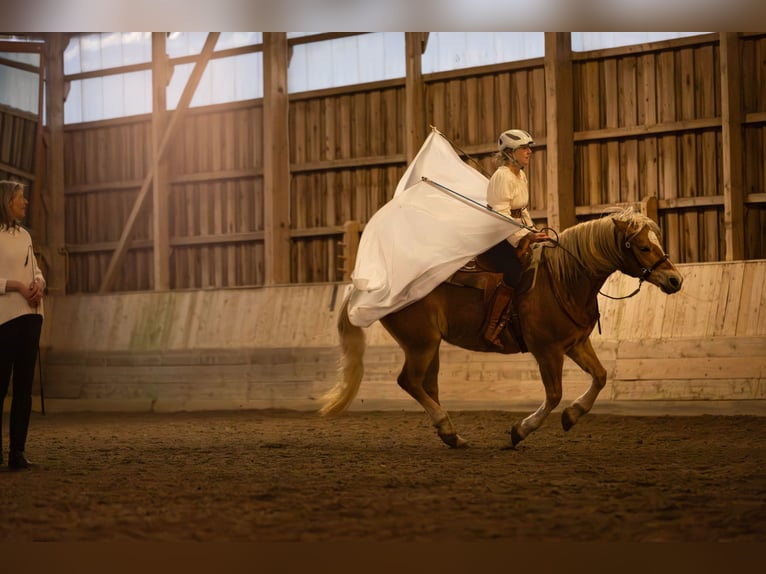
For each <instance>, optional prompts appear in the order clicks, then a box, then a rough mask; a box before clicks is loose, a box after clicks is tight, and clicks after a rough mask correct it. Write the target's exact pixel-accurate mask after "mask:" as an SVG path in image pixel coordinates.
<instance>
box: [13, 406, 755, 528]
mask: <svg viewBox="0 0 766 574" xmlns="http://www.w3.org/2000/svg"><path fill="white" fill-rule="evenodd" d="M451 415H452V418H453V422H454V423H455V425H456V426H457V428H458V431H459V432H460V434H461V435H462V436H463V437H464V438H466V439H467V440H468V441H469V443H470V447H469V448H467V449H463V450H452V449H449V448H448V447H446V446H445V445H444V444H443V443H442V442H441V441H440V440H439V438H438V437H437V436H436V433H435V431H434V429H433V428H432V427H431V425H430V422H429V420H428V418H427V417H426V415H425V414H424V413H419V412H413V411H380V412H351V413H346V414H344V415H342V416H340V417H338V418H334V419H323V418H319V417H318V416H317V415H316V414H314V413H309V412H298V411H268V410H266V411H234V412H196V413H172V414H158V413H147V414H105V413H90V414H89V413H59V414H55V413H54V414H48V415H45V416H41V415H39V414H36V413H35V414H33V418H32V422H31V427H30V436H29V442H28V447H27V454H28V456H29V458H30V459H31V460H33V461H34V462H36V463H38V464H39V466H38V467H37V468H35V469H33V470H31V471H26V472H9V471H8V470H7V468H5V467H3V469H2V472H0V485H2V487H1V488H0V508H2V512H3V517H2V521H0V541H6V542H8V541H124V540H141V541H190V540H198V541H250V542H253V541H260V542H273V541H296V542H302V541H409V542H421V541H445V540H453V539H454V540H461V541H483V540H493V541H498V540H506V541H527V540H530V541H532V540H534V541H564V540H567V541H631V542H633V541H635V542H640V541H681V542H708V541H751V542H753V541H755V542H763V541H766V417H759V416H719V415H704V416H677V417H674V416H619V415H614V414H598V413H591V414H589V415H588V416H586V417H585V418H583V419H582V420H581V421H580V422H579V423H578V425H577V426H575V427H574V428H573V429H572V430H571V431H569V432H568V433H564V431H563V430H562V429H561V426H560V424H559V420H558V412H554V414H553V415H552V416H551V417H550V418H549V419H548V420H547V421H546V423H545V424H544V425H543V427H542V428H541V429H540V430H539V431H537V432H536V433H534V434H533V435H531V436H530V437H529V438H528V439H527V440H525V441H524V442H523V443H521V444H520V445H519V446H518V447H517V448H516V449H507V448H505V447H507V445H508V443H509V439H508V434H507V431H508V430H509V429H510V427H511V424H512V422H513V421H515V420H516V419H517V418H519V417H520V416H522V413H509V412H501V411H456V412H452V413H451ZM6 424H7V422H6ZM5 440H6V441H7V434H6V439H5ZM6 448H7V447H6ZM6 456H7V454H6Z"/></svg>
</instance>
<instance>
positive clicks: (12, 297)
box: [0, 227, 45, 324]
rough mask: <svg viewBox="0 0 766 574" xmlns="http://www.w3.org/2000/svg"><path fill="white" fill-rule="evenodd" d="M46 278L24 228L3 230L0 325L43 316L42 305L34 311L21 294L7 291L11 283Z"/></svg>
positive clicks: (0, 256)
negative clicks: (19, 318) (25, 317)
mask: <svg viewBox="0 0 766 574" xmlns="http://www.w3.org/2000/svg"><path fill="white" fill-rule="evenodd" d="M35 279H38V280H40V281H42V282H43V286H45V278H44V277H43V274H42V272H41V271H40V266H39V265H38V264H37V259H36V258H35V253H34V249H33V248H32V237H30V235H29V232H28V231H27V230H26V229H24V228H23V227H18V228H15V229H0V324H3V323H7V322H8V321H10V320H12V319H15V318H16V317H20V316H22V315H29V314H39V315H42V314H43V304H42V301H40V304H39V305H38V306H37V308H32V307H30V306H29V304H28V303H27V300H26V299H25V298H24V296H23V295H22V294H21V293H19V292H18V291H6V286H7V285H8V281H12V280H16V281H22V282H27V283H32V281H34V280H35Z"/></svg>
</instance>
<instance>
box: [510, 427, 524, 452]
mask: <svg viewBox="0 0 766 574" xmlns="http://www.w3.org/2000/svg"><path fill="white" fill-rule="evenodd" d="M523 440H524V437H523V436H521V433H520V432H519V430H518V428H517V425H514V426H513V428H512V429H511V446H512V447H515V446H516V445H517V444H519V443H520V442H521V441H523Z"/></svg>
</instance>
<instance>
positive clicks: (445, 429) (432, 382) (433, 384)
mask: <svg viewBox="0 0 766 574" xmlns="http://www.w3.org/2000/svg"><path fill="white" fill-rule="evenodd" d="M438 376H439V347H438V345H437V346H436V348H435V349H433V350H431V349H429V350H428V351H420V352H417V353H416V352H412V351H410V352H408V353H407V354H406V359H405V362H404V367H403V368H402V372H401V373H400V374H399V378H398V379H397V382H398V383H399V386H400V387H401V388H402V389H404V390H405V391H406V392H407V393H409V395H410V396H412V398H414V399H415V400H416V401H418V402H419V403H420V404H421V405H422V407H423V408H424V409H425V411H426V413H428V416H429V417H431V421H432V422H433V425H434V427H436V432H437V433H438V434H439V438H441V439H442V441H444V443H445V444H447V445H449V446H451V447H452V448H462V447H466V446H468V443H467V442H466V441H465V440H463V438H461V437H460V436H459V435H458V434H457V431H456V430H455V427H454V426H453V424H452V420H451V419H450V417H449V414H448V413H447V411H446V410H445V409H444V408H443V407H442V406H441V405H440V404H439V391H438Z"/></svg>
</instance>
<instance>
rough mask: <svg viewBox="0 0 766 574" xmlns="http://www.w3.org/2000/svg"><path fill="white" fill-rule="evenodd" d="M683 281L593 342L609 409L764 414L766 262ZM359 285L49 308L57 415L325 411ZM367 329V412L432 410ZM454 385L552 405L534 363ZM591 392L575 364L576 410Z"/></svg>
mask: <svg viewBox="0 0 766 574" xmlns="http://www.w3.org/2000/svg"><path fill="white" fill-rule="evenodd" d="M679 270H680V271H681V273H682V274H683V275H684V278H685V282H684V286H683V289H682V290H681V291H680V292H679V293H677V294H675V295H671V296H668V295H665V294H663V293H662V292H661V291H660V290H659V289H658V288H656V287H654V286H652V285H648V284H646V285H644V286H643V288H642V290H641V292H640V293H639V294H638V295H637V296H635V297H633V298H631V299H627V300H622V301H614V300H609V299H606V298H604V297H599V304H600V307H601V313H602V320H601V326H602V332H601V333H600V334H599V333H598V332H597V331H594V333H593V335H592V341H593V344H594V348H595V349H596V352H597V353H598V355H599V358H600V359H601V361H602V363H603V364H604V366H605V368H606V369H607V373H608V380H607V386H606V388H605V390H604V391H603V392H602V394H601V396H600V398H599V402H597V406H596V409H597V410H598V404H599V403H603V402H609V401H613V402H619V403H620V404H631V403H632V404H635V401H669V400H672V401H714V400H715V401H721V400H724V401H733V400H741V401H752V402H753V403H752V404H753V406H752V407H751V408H752V409H757V408H758V406H757V405H761V407H760V408H761V409H762V408H763V407H762V405H763V401H764V399H766V353H764V350H766V287H764V284H766V261H747V262H736V263H702V264H682V265H680V266H679ZM636 282H637V280H636V279H632V278H628V277H626V276H624V275H622V274H620V273H616V274H614V275H613V276H612V277H611V278H610V279H609V280H608V281H607V283H606V284H605V286H604V289H603V292H605V293H607V294H610V295H614V296H617V295H626V294H628V293H630V292H631V291H633V290H634V289H635V286H636ZM344 288H345V284H342V283H323V284H313V285H291V286H273V287H263V288H246V289H214V290H189V291H171V292H163V293H157V292H144V293H122V294H108V295H97V294H96V295H94V294H80V295H66V296H63V295H62V296H56V297H52V298H49V300H48V301H47V302H46V321H45V324H44V329H43V337H42V347H43V362H44V369H43V372H44V373H45V390H46V398H47V400H48V408H49V409H50V410H52V411H55V410H57V409H59V410H65V409H66V410H72V409H74V410H117V411H124V410H145V411H148V410H196V409H212V408H215V409H232V408H234V409H236V408H294V409H301V410H312V409H316V408H318V406H319V401H318V399H319V397H320V396H321V395H322V393H323V392H324V391H326V390H327V389H328V388H329V387H330V386H331V385H332V384H334V382H335V380H336V369H337V361H338V356H339V355H338V347H337V333H336V328H335V320H336V316H337V311H338V308H339V304H340V302H341V300H342V296H343V292H344ZM365 331H366V335H367V343H368V349H367V352H366V355H365V379H364V382H363V384H362V387H361V390H360V394H359V396H358V398H357V400H356V401H355V402H354V406H353V408H355V409H370V408H372V409H375V408H397V409H402V408H403V409H411V410H421V409H420V406H419V405H418V404H417V403H416V402H415V401H414V400H413V399H412V398H410V397H409V396H408V395H406V393H404V392H403V391H402V390H401V389H400V388H399V387H398V386H397V384H396V376H397V374H398V372H399V370H400V369H401V365H402V361H403V355H402V352H401V350H400V349H399V347H398V346H397V345H396V344H395V343H394V341H393V340H392V339H391V337H390V336H389V335H388V334H387V333H386V332H385V330H384V329H383V328H382V327H381V325H380V324H379V323H375V324H373V325H372V326H371V327H370V328H368V329H366V330H365ZM440 381H441V382H440V397H441V399H442V401H443V402H444V404H445V405H446V407H447V408H448V409H449V408H468V409H470V408H492V409H509V410H513V409H519V408H528V407H529V404H530V403H539V402H541V401H542V399H543V395H544V391H543V388H542V384H541V382H540V375H539V372H538V369H537V364H536V363H535V361H534V359H533V358H532V357H531V356H530V355H529V354H519V355H500V354H495V353H476V352H470V351H465V350H463V349H459V348H457V347H454V346H451V345H449V344H446V343H445V344H443V346H442V350H441V374H440ZM589 384H590V380H589V377H588V376H587V375H586V374H585V373H583V372H582V371H581V370H580V369H579V368H578V367H576V366H575V365H574V363H572V362H571V361H570V360H568V359H567V360H566V361H565V367H564V398H565V401H569V400H571V399H573V398H574V397H576V396H577V395H578V394H580V393H582V392H583V391H584V390H585V389H586V388H587V386H588V385H589ZM759 401H760V402H759ZM645 406H646V405H645ZM648 408H649V409H651V408H652V407H651V405H649V407H648ZM677 408H678V409H679V410H682V407H681V405H678V407H677ZM671 412H672V409H671ZM761 412H762V411H761Z"/></svg>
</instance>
